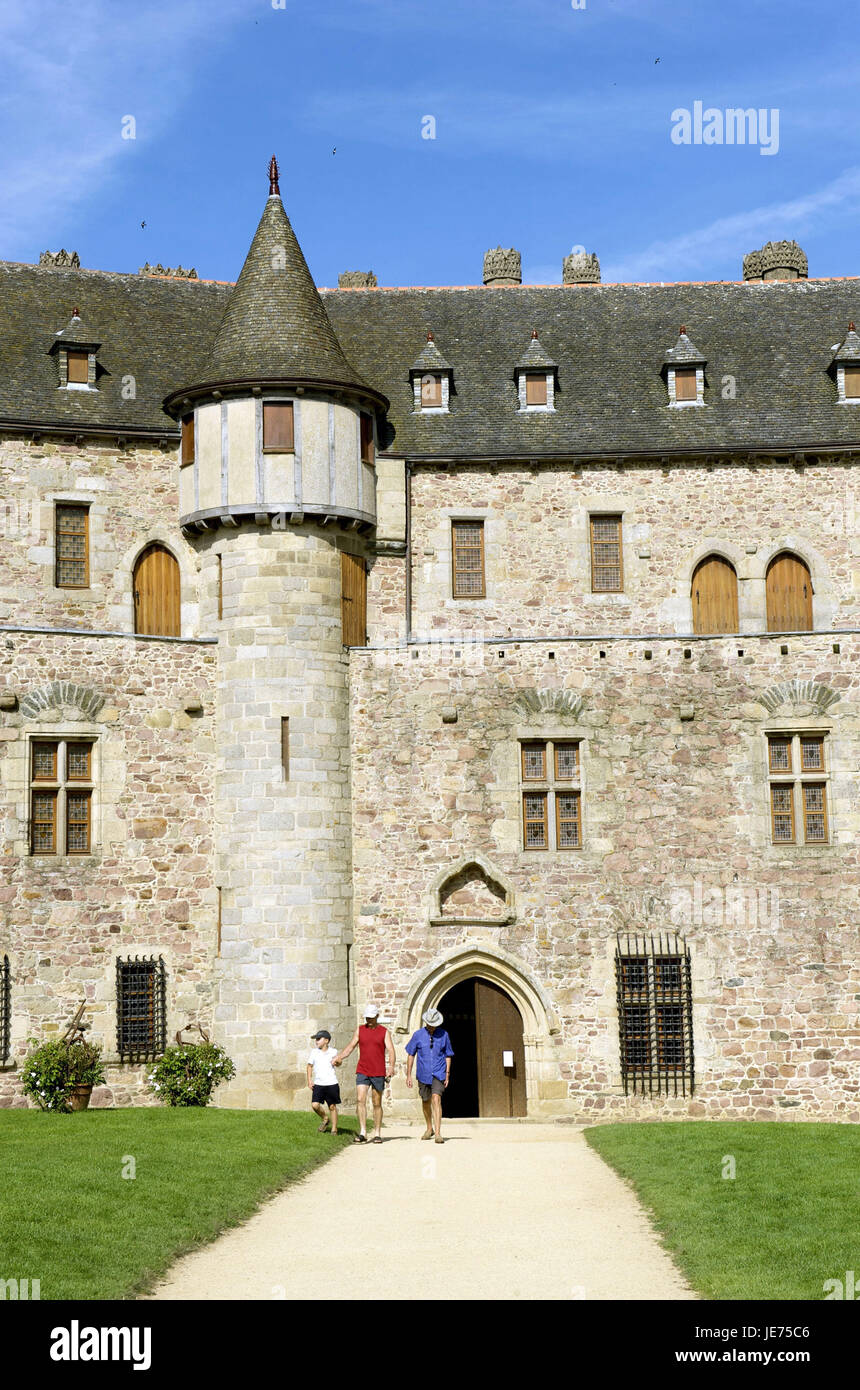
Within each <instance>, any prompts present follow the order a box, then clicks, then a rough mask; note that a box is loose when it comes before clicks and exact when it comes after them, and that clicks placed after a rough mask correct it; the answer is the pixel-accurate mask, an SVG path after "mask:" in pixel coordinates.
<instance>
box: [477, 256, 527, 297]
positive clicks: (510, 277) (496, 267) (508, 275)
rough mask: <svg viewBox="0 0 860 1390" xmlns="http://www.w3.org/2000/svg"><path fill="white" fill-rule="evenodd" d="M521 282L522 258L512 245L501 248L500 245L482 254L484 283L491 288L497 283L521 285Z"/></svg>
mask: <svg viewBox="0 0 860 1390" xmlns="http://www.w3.org/2000/svg"><path fill="white" fill-rule="evenodd" d="M522 283H523V266H522V258H521V256H520V253H519V251H515V250H514V249H513V247H510V248H509V249H508V250H503V249H502V247H501V246H497V247H496V248H495V249H493V247H490V250H489V251H488V252H487V254H486V255H485V256H484V284H485V285H488V286H489V287H490V288H491V289H496V288H497V287H498V286H499V285H521V284H522Z"/></svg>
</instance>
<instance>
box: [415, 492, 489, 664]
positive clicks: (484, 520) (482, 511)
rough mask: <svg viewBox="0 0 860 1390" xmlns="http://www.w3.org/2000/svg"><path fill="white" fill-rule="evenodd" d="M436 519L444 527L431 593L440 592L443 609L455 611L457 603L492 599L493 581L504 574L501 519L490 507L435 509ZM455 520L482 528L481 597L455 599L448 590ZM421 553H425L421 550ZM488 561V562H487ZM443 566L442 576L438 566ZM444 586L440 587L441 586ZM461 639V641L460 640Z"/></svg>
mask: <svg viewBox="0 0 860 1390" xmlns="http://www.w3.org/2000/svg"><path fill="white" fill-rule="evenodd" d="M439 517H440V519H441V522H442V524H443V525H444V526H445V530H444V532H442V533H440V534H439V537H438V545H437V550H436V554H437V556H438V560H439V564H440V569H439V572H438V577H437V578H436V581H435V584H436V585H437V586H439V588H434V585H433V584H432V583H431V585H429V586H428V587H429V588H434V591H435V592H439V589H441V593H442V596H443V600H444V604H445V606H446V608H449V609H452V610H453V611H455V612H457V611H460V610H459V605H460V604H461V603H468V604H480V603H487V602H488V601H489V600H490V599H492V598H494V597H495V592H494V587H493V586H494V581H495V579H496V577H497V572H501V573H502V574H503V573H504V544H503V537H504V531H503V529H502V528H503V527H504V517H503V516H500V515H499V514H498V513H497V512H496V511H495V510H494V509H493V508H492V507H442V508H440V510H439ZM455 521H472V522H481V524H482V525H483V528H484V593H483V595H482V596H481V598H477V597H473V598H455V597H454V595H453V593H452V592H451V591H452V588H453V581H452V576H453V574H454V527H453V524H452V523H453V522H455ZM430 540H431V537H430V534H429V533H428V535H427V544H428V546H429V544H430ZM425 553H427V552H426V551H425ZM488 560H489V563H488ZM442 564H444V566H445V569H444V577H443V573H442V570H441V565H442ZM442 585H444V588H442V587H441V586H442ZM463 640H465V638H464V639H463Z"/></svg>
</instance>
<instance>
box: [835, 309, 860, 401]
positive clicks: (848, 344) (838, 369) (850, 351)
mask: <svg viewBox="0 0 860 1390" xmlns="http://www.w3.org/2000/svg"><path fill="white" fill-rule="evenodd" d="M829 371H830V373H831V375H833V376H835V377H836V391H837V395H838V398H839V403H840V405H856V404H860V336H858V334H857V333H856V332H855V330H854V324H853V323H849V325H848V333H847V334H846V336H845V339H844V341H843V342H841V343H839V345H838V346H837V347H835V348H834V349H833V360H832V362H831V364H830V367H829Z"/></svg>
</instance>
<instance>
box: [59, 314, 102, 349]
mask: <svg viewBox="0 0 860 1390" xmlns="http://www.w3.org/2000/svg"><path fill="white" fill-rule="evenodd" d="M59 347H67V348H75V349H77V350H78V351H79V352H84V351H86V352H97V351H98V349H99V348H100V347H101V339H100V338H99V336H98V334H97V333H96V331H95V329H94V328H92V327H91V326H90V325H89V324H85V323H84V321H83V319H82V318H81V316H80V313H79V311H78V310H77V308H75V309H73V310H72V317H71V318H70V319H69V322H68V323H67V324H66V326H65V328H60V329H58V330H57V332H56V333H55V334H54V341H53V342H52V343H51V346H50V347H49V349H48V351H49V352H56V351H57V349H58V348H59Z"/></svg>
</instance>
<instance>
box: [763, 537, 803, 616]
mask: <svg viewBox="0 0 860 1390" xmlns="http://www.w3.org/2000/svg"><path fill="white" fill-rule="evenodd" d="M766 590H767V630H768V632H811V631H812V576H811V574H810V573H809V566H808V565H805V564H804V562H803V561H802V560H801V559H800V558H799V557H798V556H797V555H792V554H790V552H789V551H784V552H783V553H782V554H781V555H777V556H776V558H775V559H773V560H771V562H770V564H769V565H768V569H767V583H766Z"/></svg>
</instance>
